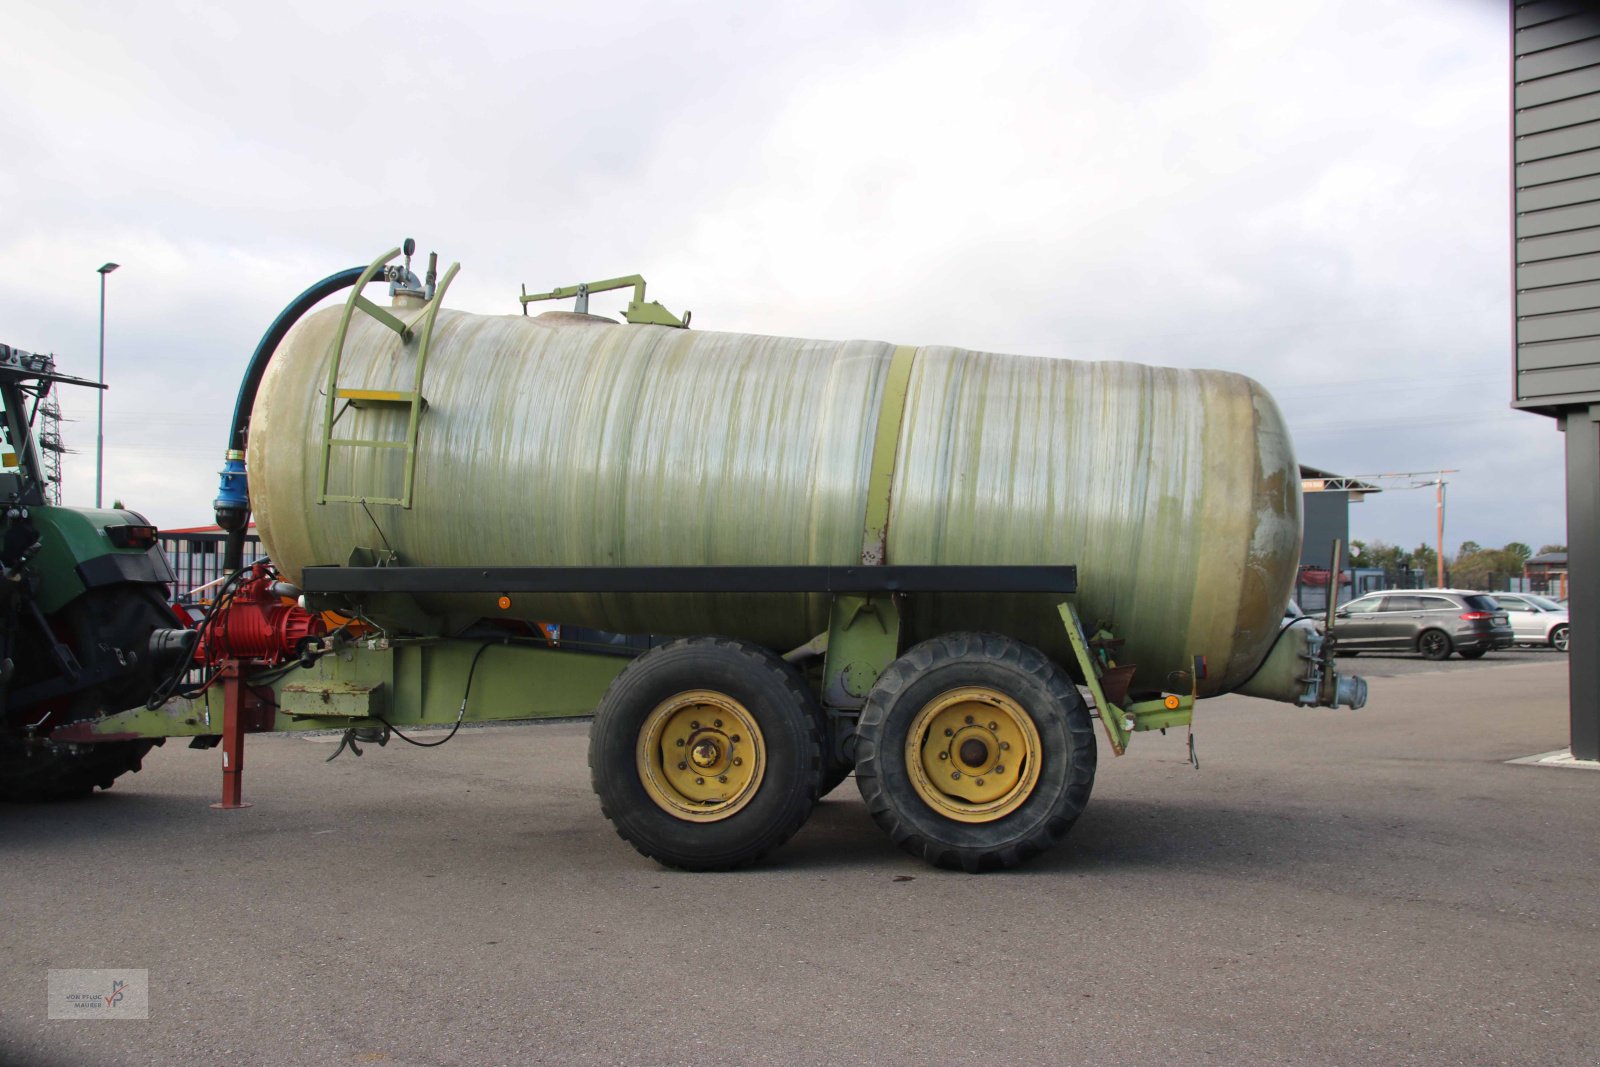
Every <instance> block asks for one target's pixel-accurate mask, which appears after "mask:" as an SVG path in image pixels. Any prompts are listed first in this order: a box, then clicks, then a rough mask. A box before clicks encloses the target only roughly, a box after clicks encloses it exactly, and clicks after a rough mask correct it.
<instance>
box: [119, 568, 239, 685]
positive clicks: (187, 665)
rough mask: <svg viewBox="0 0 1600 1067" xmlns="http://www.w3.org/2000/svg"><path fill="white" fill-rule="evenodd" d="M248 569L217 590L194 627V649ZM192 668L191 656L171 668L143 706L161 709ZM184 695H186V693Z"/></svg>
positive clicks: (203, 681)
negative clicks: (164, 679) (208, 608)
mask: <svg viewBox="0 0 1600 1067" xmlns="http://www.w3.org/2000/svg"><path fill="white" fill-rule="evenodd" d="M248 569H249V568H244V567H242V568H240V569H239V570H236V571H234V572H233V573H232V574H230V575H228V578H227V580H226V581H224V582H223V583H222V585H221V587H220V588H219V589H218V590H217V595H216V597H215V598H213V599H212V601H211V610H210V611H208V612H206V613H205V616H204V617H203V618H202V619H201V620H200V625H199V626H197V627H195V631H196V634H197V636H196V637H195V648H196V649H199V648H201V647H202V646H203V645H204V643H205V639H206V635H207V634H208V633H210V631H211V626H212V620H213V619H214V618H215V617H216V615H217V611H218V609H219V608H221V607H222V605H223V604H224V602H225V598H226V597H227V596H228V594H229V593H231V592H232V591H233V588H234V586H236V585H238V584H239V580H240V579H241V578H242V577H243V576H244V574H245V573H246V571H248ZM193 668H194V661H193V657H192V656H191V657H190V658H187V659H183V660H180V661H179V662H178V664H177V665H176V666H175V667H174V668H173V672H172V674H171V675H169V676H168V677H167V680H166V681H164V682H162V683H161V684H160V685H158V686H156V688H155V690H154V691H153V692H152V693H151V694H150V697H149V698H148V699H147V700H146V701H145V702H144V706H145V707H146V708H149V709H150V710H151V711H154V710H155V709H156V708H159V707H161V706H162V705H163V704H165V703H166V702H167V701H169V700H171V699H172V698H173V697H174V696H176V695H178V690H179V688H180V687H182V686H183V676H184V675H186V674H188V673H189V671H191V670H192V669H193ZM213 677H214V672H213ZM211 680H212V679H211V678H210V677H208V678H206V679H203V680H202V681H201V683H199V686H198V687H199V688H204V687H205V686H206V685H209V684H210V683H211ZM184 688H186V689H187V690H188V692H189V693H192V692H194V691H195V689H196V686H188V687H184ZM185 695H187V693H186V694H185Z"/></svg>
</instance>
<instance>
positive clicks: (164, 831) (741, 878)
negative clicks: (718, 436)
mask: <svg viewBox="0 0 1600 1067" xmlns="http://www.w3.org/2000/svg"><path fill="white" fill-rule="evenodd" d="M1412 662H1415V663H1417V664H1422V666H1419V667H1417V668H1416V669H1415V670H1413V669H1411V668H1410V667H1409V666H1407V667H1405V668H1404V669H1401V668H1399V667H1395V666H1394V665H1395V664H1401V663H1404V664H1409V663H1412ZM1346 666H1348V667H1354V668H1356V669H1358V670H1361V671H1363V672H1365V673H1367V674H1368V675H1369V676H1371V677H1372V678H1373V688H1372V699H1371V703H1370V704H1369V706H1368V707H1367V708H1366V709H1365V710H1363V711H1360V712H1351V711H1332V710H1314V711H1306V710H1296V709H1294V708H1291V707H1288V706H1284V705H1277V704H1271V703H1266V702H1263V701H1257V700H1251V699H1248V698H1235V697H1227V698H1221V699H1218V700H1213V701H1208V702H1205V703H1203V704H1202V705H1201V706H1200V709H1199V711H1198V719H1199V721H1198V724H1197V726H1196V730H1195V736H1196V744H1197V751H1198V754H1199V758H1200V767H1199V769H1198V770H1196V769H1195V768H1193V767H1191V766H1190V765H1189V763H1188V761H1187V758H1186V747H1185V738H1184V736H1183V734H1182V732H1181V731H1179V732H1174V733H1173V734H1170V735H1168V736H1165V737H1163V736H1159V735H1154V734H1151V735H1140V736H1139V737H1137V738H1136V739H1135V742H1134V746H1133V749H1132V751H1131V752H1130V753H1129V754H1128V755H1127V756H1125V757H1122V758H1120V759H1118V758H1113V757H1111V756H1110V754H1109V752H1108V751H1107V750H1106V749H1105V748H1104V745H1103V744H1102V750H1101V759H1100V768H1099V776H1098V779H1097V782H1096V786H1095V794H1094V797H1093V799H1092V800H1091V801H1090V804H1089V808H1088V811H1087V812H1086V813H1085V815H1084V816H1083V818H1082V819H1081V820H1080V821H1079V823H1078V826H1077V827H1076V828H1075V830H1074V831H1073V833H1072V835H1071V836H1070V837H1069V838H1068V840H1067V842H1066V843H1065V844H1064V845H1063V846H1062V847H1061V848H1060V849H1058V850H1057V851H1055V852H1053V853H1050V854H1049V855H1046V856H1044V857H1041V858H1040V859H1039V860H1038V861H1036V862H1034V863H1033V864H1032V865H1030V866H1028V867H1025V868H1024V869H1022V870H1019V871H1015V872H1006V873H998V874H986V875H976V876H974V875H966V874H960V873H952V872H945V871H938V870H934V869H932V868H929V867H926V866H923V865H922V864H920V863H918V862H917V861H915V860H913V859H911V858H910V857H909V856H906V855H904V854H902V853H900V852H899V851H897V850H896V849H895V848H894V847H893V846H892V845H891V844H890V843H889V841H888V839H887V838H885V837H884V836H883V835H882V834H881V833H880V832H879V831H878V830H877V828H876V826H875V825H874V824H873V823H872V821H871V819H870V818H869V817H868V816H867V814H866V811H865V809H864V808H863V805H862V803H861V801H860V799H859V797H858V795H857V794H856V791H855V786H854V782H853V781H847V782H846V783H845V784H844V785H843V786H842V787H841V788H840V789H839V790H837V791H836V792H835V793H833V794H832V795H831V796H830V797H828V798H827V799H826V800H825V801H824V802H823V803H822V805H821V806H820V807H819V808H818V810H817V812H816V814H815V815H814V816H813V817H812V819H811V821H810V822H809V823H808V824H807V825H806V826H805V828H804V829H802V830H801V832H800V833H799V834H798V835H797V836H796V837H795V838H794V840H792V841H791V842H790V843H789V844H788V845H787V846H785V847H784V848H782V849H781V850H779V851H778V852H777V853H775V854H774V855H773V856H771V857H770V858H769V859H768V861H767V862H765V863H764V864H763V865H761V866H760V867H757V868H755V869H752V870H748V871H743V872H738V873H732V874H712V875H705V874H700V875H696V874H683V873H678V872H674V871H670V870H666V869H663V868H661V867H659V866H657V865H656V864H654V863H652V862H650V861H648V860H646V859H644V858H642V857H640V856H639V855H638V854H636V853H635V852H633V851H632V850H631V849H630V848H629V847H628V846H627V845H626V844H624V843H623V842H622V841H621V840H620V839H619V838H617V837H616V835H615V834H614V833H612V831H611V829H610V827H609V826H608V824H607V823H606V822H605V821H604V819H603V818H602V817H601V815H600V811H599V806H598V803H597V802H596V800H595V798H594V797H593V795H592V794H591V793H590V790H589V785H588V771H587V767H586V733H587V727H586V725H585V724H583V723H562V724H541V725H534V726H524V727H494V728H486V729H480V730H472V731H462V732H461V734H459V735H458V736H457V737H456V738H455V739H454V740H452V741H451V742H450V743H449V744H447V745H445V746H444V747H442V748H439V749H435V750H431V751H422V750H418V749H412V748H408V747H405V746H401V745H398V744H391V745H389V746H388V747H387V748H384V749H375V748H368V749H367V750H366V755H365V756H363V757H362V758H360V759H354V758H350V757H349V756H348V755H347V756H343V757H341V758H340V759H339V760H338V761H336V762H334V763H331V764H330V763H324V762H323V759H324V757H326V756H327V755H328V753H329V752H330V751H331V750H332V745H331V744H330V743H329V742H328V741H326V740H318V739H308V738H305V737H282V736H273V737H252V738H251V739H250V740H249V744H248V749H247V762H246V765H245V792H246V796H247V798H248V799H250V800H252V801H254V803H255V806H254V807H252V808H249V809H248V810H244V811H233V812H222V811H213V810H210V809H209V808H208V806H207V805H208V802H209V801H211V800H213V799H215V796H216V793H217V791H218V786H219V769H218V759H219V755H218V753H217V752H216V751H210V752H197V751H189V750H187V749H185V748H183V747H181V745H179V744H176V743H175V744H173V745H169V746H168V747H167V748H165V749H162V750H158V751H157V752H155V753H153V754H152V756H151V757H150V758H149V759H148V760H147V761H146V767H145V770H144V771H143V772H142V773H140V774H138V775H136V776H132V777H130V778H127V779H125V780H123V781H121V782H119V783H118V784H117V786H116V787H115V788H114V789H112V790H111V791H109V792H107V793H103V794H97V795H96V796H94V797H92V798H90V799H88V800H85V801H81V802H75V803H69V804H62V805H54V806H10V807H3V808H0V900H3V917H0V966H3V967H4V973H5V975H6V978H7V980H6V981H5V982H4V983H0V1063H4V1064H18V1065H21V1064H26V1065H29V1067H35V1065H39V1067H56V1065H60V1067H71V1065H79V1064H84V1065H88V1064H96V1065H98V1064H183V1065H190V1067H197V1065H208V1064H374V1063H377V1064H396V1065H409V1064H416V1065H422V1064H474V1065H477V1064H536V1063H552V1064H694V1065H696V1067H714V1065H715V1067H720V1065H743V1064H784V1065H803V1064H858V1063H861V1064H918V1065H929V1064H958V1063H959V1064H1003V1065H1016V1064H1121V1063H1130V1064H1137V1063H1161V1064H1234V1063H1262V1064H1267V1063H1272V1064H1293V1063H1337V1064H1385V1065H1391V1064H1499V1063H1528V1064H1586V1065H1591V1064H1594V1063H1596V1062H1597V1061H1600V772H1597V771H1589V770H1580V769H1554V768H1544V767H1531V766H1525V765H1512V764H1508V763H1507V762H1506V761H1507V760H1510V759H1513V758H1516V757H1519V756H1526V755H1529V754H1532V753H1536V752H1544V751H1548V750H1551V749H1557V748H1560V747H1562V746H1563V745H1564V744H1565V743H1566V737H1567V734H1566V716H1567V709H1566V673H1565V657H1562V656H1557V655H1553V654H1542V655H1541V654H1537V653H1525V654H1524V653H1518V654H1504V655H1501V654H1496V655H1493V656H1490V657H1488V658H1486V659H1485V660H1482V661H1478V662H1476V663H1467V662H1464V661H1460V660H1452V661H1450V662H1449V663H1446V664H1433V663H1427V662H1426V661H1421V660H1411V659H1407V658H1405V657H1369V656H1365V655H1363V656H1361V657H1359V658H1358V659H1356V660H1353V661H1348V662H1347V663H1346ZM90 967H93V968H144V969H148V971H149V1005H150V1007H149V1019H148V1021H133V1020H130V1021H114V1020H101V1019H92V1020H91V1019H69V1020H59V1021H53V1020H48V1019H47V1018H46V1005H47V996H46V990H47V986H46V978H47V973H48V971H49V970H50V969H52V968H90Z"/></svg>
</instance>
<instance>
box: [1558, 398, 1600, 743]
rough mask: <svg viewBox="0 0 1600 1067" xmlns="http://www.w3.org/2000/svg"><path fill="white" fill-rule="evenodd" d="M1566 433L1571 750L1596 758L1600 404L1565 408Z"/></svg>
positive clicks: (1599, 737)
mask: <svg viewBox="0 0 1600 1067" xmlns="http://www.w3.org/2000/svg"><path fill="white" fill-rule="evenodd" d="M1561 424H1562V429H1564V430H1565V431H1566V433H1567V440H1566V446H1567V583H1568V587H1567V603H1568V605H1569V606H1570V607H1571V610H1572V632H1571V634H1570V635H1569V637H1568V646H1567V670H1568V672H1569V678H1570V681H1569V685H1570V696H1569V699H1570V701H1571V722H1572V755H1573V757H1574V758H1576V759H1582V760H1596V759H1600V404H1595V405H1592V406H1590V407H1587V408H1582V407H1580V408H1573V409H1569V410H1568V411H1567V412H1566V413H1565V415H1564V416H1563V417H1562V420H1561Z"/></svg>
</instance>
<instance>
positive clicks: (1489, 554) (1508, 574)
mask: <svg viewBox="0 0 1600 1067" xmlns="http://www.w3.org/2000/svg"><path fill="white" fill-rule="evenodd" d="M1521 547H1524V548H1526V547H1527V546H1526V545H1523V546H1521ZM1524 558H1525V557H1523V556H1521V555H1518V554H1517V553H1516V552H1514V551H1511V549H1510V546H1507V547H1506V548H1487V549H1479V550H1478V551H1477V552H1474V553H1472V554H1471V555H1470V556H1462V557H1460V558H1459V559H1457V560H1456V561H1455V563H1454V564H1453V565H1452V566H1451V568H1450V580H1451V581H1452V582H1454V583H1455V584H1456V585H1458V586H1460V587H1462V588H1463V589H1483V590H1486V591H1491V592H1503V591H1504V590H1505V588H1506V585H1507V584H1508V583H1507V581H1506V579H1508V578H1513V577H1519V576H1521V574H1522V562H1523V559H1524Z"/></svg>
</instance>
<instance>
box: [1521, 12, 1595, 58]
mask: <svg viewBox="0 0 1600 1067" xmlns="http://www.w3.org/2000/svg"><path fill="white" fill-rule="evenodd" d="M1591 14H1592V11H1591ZM1590 37H1600V25H1597V24H1596V22H1595V20H1594V19H1593V18H1592V17H1584V16H1578V15H1574V16H1571V17H1569V18H1564V19H1554V20H1552V21H1550V22H1541V23H1539V24H1538V25H1537V26H1526V27H1519V28H1518V29H1517V51H1518V52H1520V53H1521V54H1522V55H1527V54H1528V53H1530V52H1541V51H1544V50H1546V49H1551V48H1560V47H1561V46H1562V45H1570V44H1572V43H1573V42H1575V41H1582V40H1585V39H1587V38H1590Z"/></svg>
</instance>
